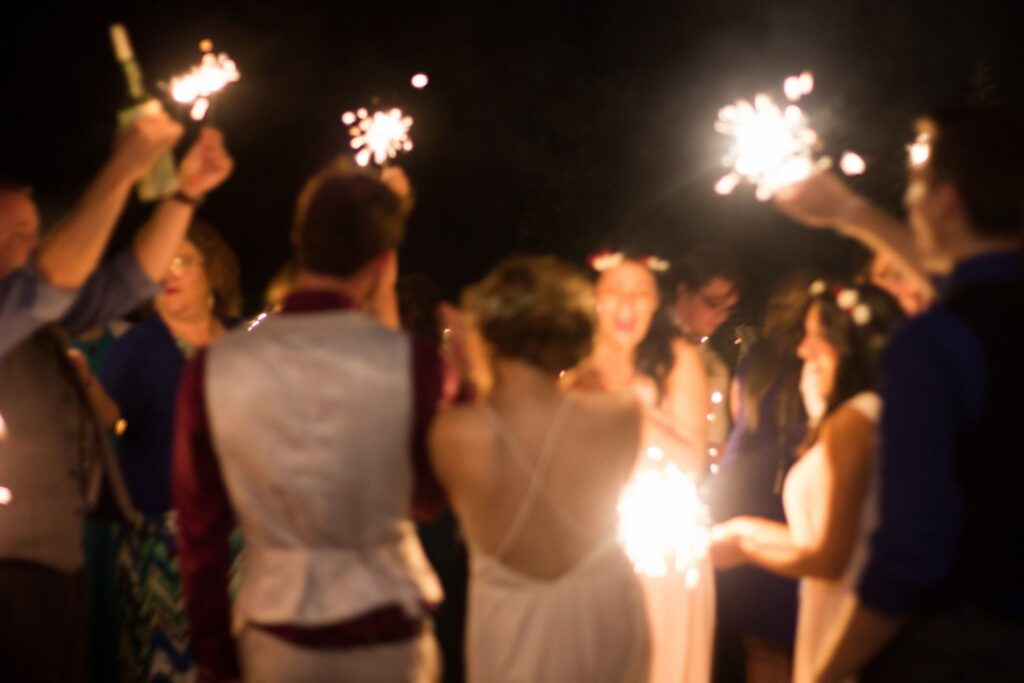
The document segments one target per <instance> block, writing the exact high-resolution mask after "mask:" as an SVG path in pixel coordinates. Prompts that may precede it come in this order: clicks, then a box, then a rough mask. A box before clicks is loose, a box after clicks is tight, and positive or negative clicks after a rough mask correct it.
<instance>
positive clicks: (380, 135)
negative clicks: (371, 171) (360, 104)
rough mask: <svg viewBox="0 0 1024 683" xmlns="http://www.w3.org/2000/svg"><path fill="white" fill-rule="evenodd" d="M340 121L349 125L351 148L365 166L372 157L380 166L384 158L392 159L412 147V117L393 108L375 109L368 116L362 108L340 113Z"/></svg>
mask: <svg viewBox="0 0 1024 683" xmlns="http://www.w3.org/2000/svg"><path fill="white" fill-rule="evenodd" d="M341 122H342V123H344V124H345V125H346V126H349V129H348V134H349V136H350V137H351V138H352V140H351V143H350V144H351V145H352V149H355V150H358V151H357V152H356V163H357V164H359V165H360V166H366V165H367V164H369V163H370V160H371V159H372V160H373V162H374V163H375V164H378V165H380V166H383V165H384V164H385V163H387V161H388V159H394V158H395V157H397V156H398V153H399V152H408V151H409V150H411V149H412V138H410V137H409V129H410V128H412V117H411V116H405V115H403V114H402V110H401V109H398V108H395V109H392V110H390V111H375V112H374V113H373V115H372V116H371V115H370V113H369V112H368V111H367V110H366V109H365V108H359V109H357V110H356V111H355V112H351V111H347V112H345V113H344V114H342V115H341Z"/></svg>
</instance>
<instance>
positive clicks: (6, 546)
mask: <svg viewBox="0 0 1024 683" xmlns="http://www.w3.org/2000/svg"><path fill="white" fill-rule="evenodd" d="M65 348H66V344H65V340H64V337H63V334H62V333H61V332H60V331H59V330H58V329H57V328H56V327H49V328H44V329H43V330H40V331H39V332H37V333H36V334H35V335H33V336H32V337H30V338H29V339H27V340H26V341H24V342H22V343H21V344H19V345H18V346H17V347H15V348H14V349H12V350H11V351H10V352H8V353H7V354H6V355H5V356H4V357H3V358H0V415H3V421H4V430H3V433H2V434H0V486H2V487H4V488H6V489H7V490H8V491H9V492H10V495H9V500H7V502H6V504H4V505H0V561H2V560H24V561H29V562H36V563H39V564H42V565H45V566H47V567H51V568H53V569H57V570H60V571H64V572H72V571H75V570H78V569H80V568H81V567H82V562H83V556H82V523H83V518H84V515H85V512H86V510H87V508H88V507H89V505H90V504H91V503H93V502H95V501H96V500H97V499H98V498H99V493H100V489H101V487H102V483H103V481H104V479H105V478H106V479H107V481H108V482H110V483H111V484H113V485H112V486H111V492H112V493H113V499H114V501H116V503H115V504H116V505H117V507H118V508H119V509H120V511H121V513H122V514H123V515H124V517H125V518H126V519H129V520H132V521H134V520H137V513H134V511H132V509H131V505H130V502H129V498H128V496H127V494H126V492H125V489H124V486H123V483H121V481H120V477H119V473H118V471H117V465H116V461H115V460H114V458H113V454H112V453H111V452H110V449H109V446H108V444H107V441H106V438H105V437H104V435H103V434H102V432H101V430H100V429H99V427H98V425H97V424H96V420H95V416H94V414H93V411H92V408H91V407H90V405H89V403H88V399H87V398H86V395H85V392H84V390H83V389H82V387H81V384H80V383H79V381H78V378H77V376H76V375H75V370H74V368H73V367H72V366H71V364H70V362H69V360H68V359H67V355H66V352H65ZM104 474H106V475H108V476H107V477H104Z"/></svg>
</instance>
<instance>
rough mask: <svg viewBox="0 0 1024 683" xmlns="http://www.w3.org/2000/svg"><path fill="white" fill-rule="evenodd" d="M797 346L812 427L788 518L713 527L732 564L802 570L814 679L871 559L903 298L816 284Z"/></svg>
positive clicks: (789, 482) (787, 503)
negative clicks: (882, 376) (888, 371)
mask: <svg viewBox="0 0 1024 683" xmlns="http://www.w3.org/2000/svg"><path fill="white" fill-rule="evenodd" d="M811 294H812V298H811V303H810V305H809V307H808V310H807V315H806V317H805V321H804V337H803V340H802V341H801V342H800V346H799V347H798V349H797V354H798V355H799V356H800V358H802V359H803V361H804V370H803V378H802V381H801V392H802V393H803V395H804V402H805V405H806V407H807V413H808V415H809V416H810V429H809V435H808V437H807V439H806V440H805V442H804V446H803V447H802V448H801V453H800V457H799V459H798V460H797V462H796V464H795V465H793V467H792V468H791V469H790V471H789V473H788V474H787V476H786V481H785V484H784V486H783V491H782V500H783V506H784V508H785V511H786V519H787V523H786V524H782V523H780V522H775V521H772V520H767V519H761V518H757V517H734V518H732V519H730V520H728V521H726V522H723V523H722V524H719V525H718V526H716V527H715V528H714V529H713V533H712V537H713V539H714V541H713V544H712V549H711V550H712V557H713V558H714V561H715V564H716V566H718V567H720V568H726V567H731V566H736V565H738V564H742V563H746V562H749V563H753V564H756V565H758V566H761V567H763V568H765V569H768V570H769V571H773V572H776V573H778V574H781V575H783V576H789V577H794V578H800V579H801V583H800V608H799V615H798V618H797V635H796V651H795V654H794V670H793V680H794V681H796V682H797V683H803V682H804V681H810V680H813V675H814V671H815V670H816V665H817V662H818V661H819V660H820V659H821V658H822V657H823V656H824V654H825V652H826V648H827V646H828V634H829V630H830V627H832V626H833V625H834V624H835V623H836V622H837V620H838V618H839V616H840V610H841V608H842V604H843V602H844V598H845V597H846V596H848V595H850V594H852V591H853V589H854V586H853V584H854V582H855V581H856V578H857V575H858V574H859V572H860V568H861V565H862V564H863V562H864V560H865V559H866V557H865V554H866V549H867V540H868V536H869V534H870V532H871V530H872V529H873V528H874V525H875V521H876V520H875V517H874V515H875V510H874V508H875V506H874V504H873V502H872V501H873V499H874V496H875V490H874V484H873V475H872V472H873V468H874V459H875V451H876V444H875V439H874V427H875V424H876V423H877V421H878V419H879V414H880V412H881V408H882V406H881V401H880V399H879V396H878V394H877V393H876V386H875V385H876V381H877V378H878V370H879V365H880V362H881V355H882V351H883V349H884V347H885V341H886V338H887V336H888V334H889V332H890V331H891V330H892V329H893V327H894V326H895V324H896V323H897V322H899V321H900V320H902V318H903V314H902V312H901V310H900V307H899V304H897V302H896V301H895V300H894V299H893V298H892V297H891V296H889V295H888V294H887V293H885V292H884V291H882V290H881V289H879V288H877V287H873V286H871V285H862V286H857V287H844V288H836V289H832V290H829V288H828V287H827V286H826V285H825V283H824V282H822V281H820V280H819V281H817V282H815V283H814V284H813V285H812V291H811Z"/></svg>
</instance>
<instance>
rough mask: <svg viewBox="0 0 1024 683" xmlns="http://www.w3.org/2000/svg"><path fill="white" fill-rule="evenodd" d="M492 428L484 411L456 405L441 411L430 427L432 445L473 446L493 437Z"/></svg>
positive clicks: (473, 406)
mask: <svg viewBox="0 0 1024 683" xmlns="http://www.w3.org/2000/svg"><path fill="white" fill-rule="evenodd" d="M493 431H494V430H493V426H492V425H491V421H490V420H489V419H488V417H487V415H485V414H484V409H483V408H481V407H480V406H477V405H472V404H465V405H457V406H452V407H451V408H448V409H447V410H444V411H442V412H441V413H440V414H438V415H437V416H436V417H435V418H434V421H433V423H432V424H431V425H430V442H431V444H432V445H445V446H451V445H456V444H466V445H475V444H478V443H482V442H485V441H488V440H490V439H491V438H492V436H493Z"/></svg>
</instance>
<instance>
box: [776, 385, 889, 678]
mask: <svg viewBox="0 0 1024 683" xmlns="http://www.w3.org/2000/svg"><path fill="white" fill-rule="evenodd" d="M844 405H846V406H850V407H851V408H854V409H856V410H857V411H858V412H860V413H861V414H863V415H864V417H866V418H867V419H868V420H870V421H871V423H872V424H876V423H877V422H878V418H879V416H880V414H881V412H882V401H881V398H880V397H879V396H878V394H876V393H874V392H862V393H860V394H857V395H856V396H854V397H853V398H851V399H849V400H848V401H847V402H846V403H845V404H844ZM871 467H872V471H873V470H874V468H875V463H874V462H872V465H871ZM828 476H830V475H829V471H828V465H827V463H826V460H825V452H824V447H823V446H822V444H821V443H820V442H819V443H817V444H815V445H814V446H813V447H812V448H811V449H810V450H808V451H807V452H806V453H805V454H804V455H803V456H802V457H801V458H800V459H799V460H797V461H796V464H794V465H793V467H792V468H791V469H790V471H789V474H788V475H787V476H786V483H785V486H784V487H783V490H782V502H783V505H784V507H785V510H786V522H787V524H788V525H789V530H790V534H792V537H793V541H794V542H795V543H796V544H797V545H803V544H810V543H813V542H815V541H816V539H818V538H819V537H820V535H821V533H822V530H821V529H822V525H823V524H824V517H825V512H826V511H825V503H826V501H825V497H824V495H823V490H824V487H823V485H822V482H824V481H826V480H827V477H828ZM876 495H877V486H876V483H875V479H874V477H872V479H871V484H870V485H869V489H868V495H867V497H866V499H865V501H864V508H863V513H862V515H861V530H860V535H859V536H858V538H857V542H856V545H855V546H854V551H853V555H852V557H851V559H850V564H849V566H847V568H846V571H845V572H844V573H843V576H842V577H840V578H839V579H837V580H827V579H816V578H810V577H808V578H804V579H801V581H800V611H799V615H798V618H797V634H796V651H795V654H794V661H793V680H794V681H796V683H803V681H807V680H810V676H811V673H812V671H813V667H814V665H815V663H816V662H817V660H818V657H819V656H820V654H821V649H822V647H823V646H824V645H825V642H824V641H825V638H826V637H827V636H828V634H829V630H830V629H831V627H832V626H833V625H834V624H835V623H836V621H837V619H838V618H839V615H840V611H841V608H842V604H843V602H844V600H845V598H846V597H847V596H848V595H851V594H852V593H853V592H854V590H855V586H856V582H857V579H858V578H859V576H860V572H861V569H863V567H864V564H865V562H866V560H867V552H868V539H869V537H870V535H871V532H872V531H873V530H874V528H875V526H876V525H877V506H876V504H875V497H876Z"/></svg>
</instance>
